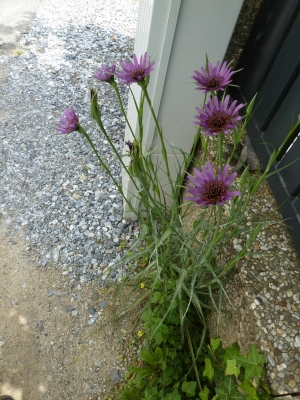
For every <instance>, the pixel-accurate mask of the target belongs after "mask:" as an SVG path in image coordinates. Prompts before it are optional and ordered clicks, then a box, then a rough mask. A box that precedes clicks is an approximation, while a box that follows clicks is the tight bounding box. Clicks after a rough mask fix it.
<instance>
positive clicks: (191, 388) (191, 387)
mask: <svg viewBox="0 0 300 400" xmlns="http://www.w3.org/2000/svg"><path fill="white" fill-rule="evenodd" d="M196 385H197V383H196V382H195V381H191V382H183V384H182V386H181V390H182V391H183V392H185V393H186V397H193V396H195V390H196Z"/></svg>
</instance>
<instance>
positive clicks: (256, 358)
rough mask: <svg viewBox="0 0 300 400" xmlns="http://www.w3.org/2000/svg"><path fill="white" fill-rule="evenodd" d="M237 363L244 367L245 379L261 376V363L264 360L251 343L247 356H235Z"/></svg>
mask: <svg viewBox="0 0 300 400" xmlns="http://www.w3.org/2000/svg"><path fill="white" fill-rule="evenodd" d="M235 359H236V360H237V362H238V364H240V365H241V366H242V367H244V368H245V379H250V378H255V377H257V378H261V377H262V373H263V369H262V367H261V365H262V364H263V363H264V362H265V357H264V356H263V355H262V354H260V353H259V352H258V350H257V348H256V347H255V346H254V345H252V346H251V349H250V352H249V354H248V356H247V357H243V356H236V357H235Z"/></svg>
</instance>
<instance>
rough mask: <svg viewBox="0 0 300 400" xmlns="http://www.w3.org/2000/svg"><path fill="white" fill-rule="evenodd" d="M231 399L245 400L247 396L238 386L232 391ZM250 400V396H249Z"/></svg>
mask: <svg viewBox="0 0 300 400" xmlns="http://www.w3.org/2000/svg"><path fill="white" fill-rule="evenodd" d="M230 400H245V396H244V395H243V394H242V393H241V392H239V391H238V390H237V389H236V388H235V389H234V390H233V391H232V392H231V395H230ZM247 400H248V398H247Z"/></svg>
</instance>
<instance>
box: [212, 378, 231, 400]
mask: <svg viewBox="0 0 300 400" xmlns="http://www.w3.org/2000/svg"><path fill="white" fill-rule="evenodd" d="M235 390H236V384H235V382H234V380H233V378H232V377H231V376H226V378H225V379H224V381H223V383H222V385H221V386H218V387H216V389H215V391H216V393H217V394H218V395H219V397H220V399H221V400H229V398H230V396H231V394H234V392H235Z"/></svg>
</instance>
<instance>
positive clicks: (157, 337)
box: [154, 331, 164, 346]
mask: <svg viewBox="0 0 300 400" xmlns="http://www.w3.org/2000/svg"><path fill="white" fill-rule="evenodd" d="M154 339H155V341H156V344H157V345H158V346H159V345H160V344H161V343H162V342H163V341H164V337H163V334H162V333H161V331H156V332H155V334H154Z"/></svg>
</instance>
